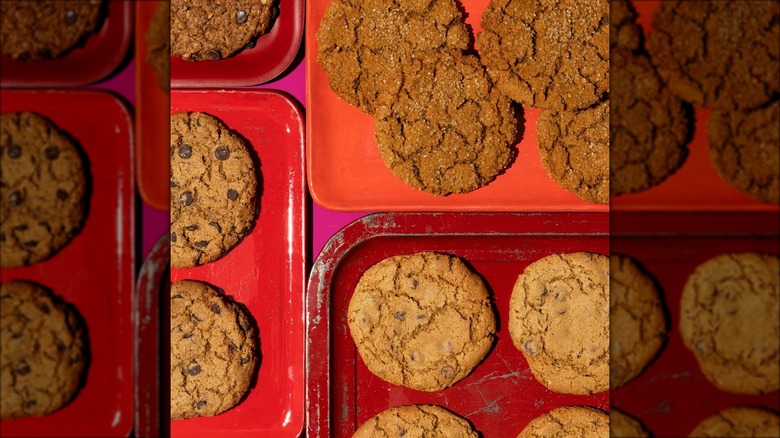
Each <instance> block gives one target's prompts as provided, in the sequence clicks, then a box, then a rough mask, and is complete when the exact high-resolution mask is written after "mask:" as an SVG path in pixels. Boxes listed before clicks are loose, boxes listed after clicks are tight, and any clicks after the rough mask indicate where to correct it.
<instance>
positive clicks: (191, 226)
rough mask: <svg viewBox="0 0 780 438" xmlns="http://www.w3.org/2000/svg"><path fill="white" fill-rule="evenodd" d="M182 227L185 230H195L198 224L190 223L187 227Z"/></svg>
mask: <svg viewBox="0 0 780 438" xmlns="http://www.w3.org/2000/svg"><path fill="white" fill-rule="evenodd" d="M184 229H185V230H187V231H195V230H197V229H198V226H197V225H190V226H188V227H184Z"/></svg>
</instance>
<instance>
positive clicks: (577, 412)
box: [517, 406, 609, 438]
mask: <svg viewBox="0 0 780 438" xmlns="http://www.w3.org/2000/svg"><path fill="white" fill-rule="evenodd" d="M572 437H577V438H580V437H581V438H609V415H607V414H606V413H604V412H602V411H600V410H598V409H593V408H589V407H586V406H564V407H561V408H557V409H553V410H552V411H550V412H548V413H546V414H543V415H540V416H538V417H536V418H534V419H533V420H531V422H530V423H528V425H527V426H526V427H525V428H524V429H523V431H522V432H520V435H518V436H517V438H572Z"/></svg>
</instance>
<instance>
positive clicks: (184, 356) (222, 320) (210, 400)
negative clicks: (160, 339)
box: [171, 280, 259, 420]
mask: <svg viewBox="0 0 780 438" xmlns="http://www.w3.org/2000/svg"><path fill="white" fill-rule="evenodd" d="M258 355H259V345H258V340H257V331H256V330H255V328H254V325H253V323H252V321H251V320H250V315H249V314H248V312H247V311H246V310H244V308H242V307H241V306H240V305H238V304H236V303H235V302H233V301H231V300H229V299H227V298H226V297H225V296H224V295H222V294H221V293H220V292H219V291H218V290H217V289H216V288H215V287H213V286H211V285H209V284H206V283H202V282H199V281H190V280H182V281H177V282H176V283H174V284H173V285H172V286H171V419H172V420H181V419H184V418H192V417H209V416H214V415H218V414H221V413H222V412H225V411H227V410H228V409H230V408H232V407H234V406H235V405H237V404H238V403H239V401H241V400H242V399H243V397H244V395H245V394H247V392H248V391H249V389H250V385H251V383H252V379H253V378H254V377H255V374H256V371H257V366H258V364H259V359H258Z"/></svg>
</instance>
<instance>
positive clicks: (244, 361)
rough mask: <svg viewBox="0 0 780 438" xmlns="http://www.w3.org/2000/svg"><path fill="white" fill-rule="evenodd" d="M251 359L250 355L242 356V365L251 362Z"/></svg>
mask: <svg viewBox="0 0 780 438" xmlns="http://www.w3.org/2000/svg"><path fill="white" fill-rule="evenodd" d="M249 361H250V359H249V356H246V357H242V358H241V365H246V364H248V363H249Z"/></svg>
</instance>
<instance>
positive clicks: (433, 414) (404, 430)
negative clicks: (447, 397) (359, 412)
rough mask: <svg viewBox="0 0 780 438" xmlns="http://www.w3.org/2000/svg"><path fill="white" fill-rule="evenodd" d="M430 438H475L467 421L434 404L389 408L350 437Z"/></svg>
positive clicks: (476, 435) (372, 418) (370, 419)
mask: <svg viewBox="0 0 780 438" xmlns="http://www.w3.org/2000/svg"><path fill="white" fill-rule="evenodd" d="M376 436H383V437H387V438H391V437H393V438H395V437H397V438H402V437H406V436H410V437H423V436H425V437H430V438H437V437H441V438H478V437H479V435H478V434H477V432H475V431H474V429H473V428H472V427H471V424H469V422H468V421H466V420H465V419H463V418H461V417H460V416H458V415H455V414H453V413H452V412H450V411H448V410H446V409H444V408H442V407H439V406H434V405H410V406H399V407H397V408H390V409H387V410H385V411H382V412H380V413H379V414H377V415H375V416H373V417H371V418H369V419H368V420H366V422H365V423H363V424H362V425H361V426H360V427H359V428H358V430H356V431H355V433H354V435H352V438H373V437H376Z"/></svg>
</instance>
